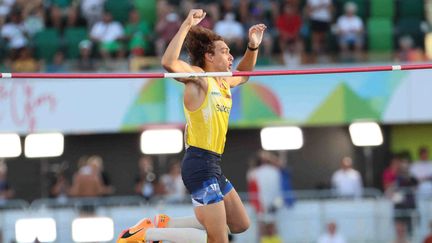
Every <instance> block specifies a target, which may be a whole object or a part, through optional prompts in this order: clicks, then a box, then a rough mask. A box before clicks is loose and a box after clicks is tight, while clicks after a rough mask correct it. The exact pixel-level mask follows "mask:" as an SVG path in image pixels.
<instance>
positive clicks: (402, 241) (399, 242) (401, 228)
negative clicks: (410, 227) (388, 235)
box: [394, 221, 410, 243]
mask: <svg viewBox="0 0 432 243" xmlns="http://www.w3.org/2000/svg"><path fill="white" fill-rule="evenodd" d="M406 227H407V226H406V224H404V223H403V222H399V221H396V223H395V233H396V237H395V240H394V243H410V241H409V239H408V238H409V237H408V234H407V228H406Z"/></svg>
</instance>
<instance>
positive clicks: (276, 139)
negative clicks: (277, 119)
mask: <svg viewBox="0 0 432 243" xmlns="http://www.w3.org/2000/svg"><path fill="white" fill-rule="evenodd" d="M261 146H262V148H263V149H264V150H295V149H300V148H301V147H303V133H302V130H301V129H300V128H299V127H265V128H263V129H261Z"/></svg>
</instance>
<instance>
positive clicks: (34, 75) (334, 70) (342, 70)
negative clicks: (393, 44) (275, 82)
mask: <svg viewBox="0 0 432 243" xmlns="http://www.w3.org/2000/svg"><path fill="white" fill-rule="evenodd" d="M419 69H432V64H406V65H387V66H368V67H345V68H314V69H304V70H267V71H234V72H204V73H1V78H4V79H6V78H25V79H122V78H129V79H131V78H137V79H138V78H190V77H240V76H242V77H244V76H275V75H301V74H330V73H356V72H380V71H399V70H419Z"/></svg>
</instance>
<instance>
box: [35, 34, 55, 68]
mask: <svg viewBox="0 0 432 243" xmlns="http://www.w3.org/2000/svg"><path fill="white" fill-rule="evenodd" d="M33 44H34V47H35V50H36V57H38V58H41V59H44V60H46V61H48V62H50V61H52V59H53V57H54V54H55V53H56V52H57V51H58V49H59V48H60V44H61V39H60V34H59V31H58V30H57V29H54V28H51V29H45V30H42V31H40V32H38V33H36V35H35V36H34V37H33Z"/></svg>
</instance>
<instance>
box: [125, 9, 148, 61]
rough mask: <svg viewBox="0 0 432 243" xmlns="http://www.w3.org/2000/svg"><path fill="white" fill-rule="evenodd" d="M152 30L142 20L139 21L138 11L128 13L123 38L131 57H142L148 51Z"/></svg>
mask: <svg viewBox="0 0 432 243" xmlns="http://www.w3.org/2000/svg"><path fill="white" fill-rule="evenodd" d="M151 34H152V30H151V29H150V25H149V24H148V23H147V22H145V21H144V20H140V16H139V14H138V11H137V10H135V9H133V10H131V11H130V12H129V22H128V23H127V24H126V26H125V36H126V40H127V41H128V51H129V52H130V53H131V55H133V56H143V55H144V54H145V53H148V52H149V50H150V45H151V43H150V41H151V40H150V37H151Z"/></svg>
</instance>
